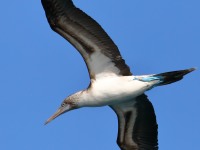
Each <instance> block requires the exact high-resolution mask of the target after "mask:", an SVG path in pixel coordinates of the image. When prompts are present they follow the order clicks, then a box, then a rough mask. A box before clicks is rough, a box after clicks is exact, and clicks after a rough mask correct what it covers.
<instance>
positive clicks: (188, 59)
mask: <svg viewBox="0 0 200 150" xmlns="http://www.w3.org/2000/svg"><path fill="white" fill-rule="evenodd" d="M74 3H75V4H76V5H77V6H78V7H79V8H81V9H83V10H84V11H85V12H87V13H88V14H90V15H91V16H92V17H93V18H95V20H97V21H98V22H99V23H100V24H101V25H102V26H103V27H104V29H105V30H106V31H107V32H108V34H109V35H110V36H111V37H112V39H113V40H114V41H115V43H116V44H117V45H118V47H119V49H120V50H121V53H122V55H123V57H124V59H126V62H127V64H128V65H130V67H131V70H132V71H133V73H134V74H137V75H139V74H150V73H161V72H165V71H172V70H178V69H185V68H190V67H199V66H200V52H199V50H200V9H199V8H200V1H199V0H162V1H160V0H151V1H149V0H148V1H147V0H146V1H145V0H120V1H116V0H98V1H91V0H81V1H80V0H74ZM88 83H89V77H88V73H87V70H86V66H85V64H84V62H83V60H82V58H81V56H80V55H79V54H78V53H77V52H76V51H75V49H74V48H73V47H72V46H71V45H70V44H69V43H67V42H66V41H65V40H64V39H62V38H61V37H60V36H59V35H57V34H56V33H54V32H53V31H52V30H51V29H50V27H49V25H48V23H47V20H46V17H45V14H44V10H43V8H42V5H41V2H40V0H39V1H33V0H32V1H30V0H20V1H17V0H13V1H2V2H1V5H0V119H1V120H0V149H1V150H13V149H16V150H17V149H18V150H27V149H28V150H117V149H119V148H118V146H117V144H116V142H115V141H116V137H117V117H116V115H115V114H114V112H113V111H112V110H111V109H110V108H109V107H101V108H83V109H79V110H76V111H72V112H69V113H66V114H64V115H63V116H61V117H59V118H57V119H56V120H54V121H53V122H51V123H50V124H48V125H47V126H44V125H43V124H44V121H45V120H46V119H47V118H48V117H49V116H50V115H52V114H53V113H54V112H55V111H56V109H57V108H58V106H60V103H61V102H62V101H63V99H64V98H65V97H66V96H67V95H69V94H71V93H74V92H76V91H78V90H81V89H84V88H86V87H87V86H88ZM199 84H200V73H199V70H197V71H195V72H193V73H191V74H190V75H188V76H187V77H185V78H184V80H182V81H181V82H178V83H175V84H171V85H168V86H163V87H159V88H155V89H153V90H151V91H149V92H147V94H148V95H149V98H150V99H151V101H152V103H153V105H154V108H155V111H156V115H157V121H158V124H159V147H160V150H197V149H200V146H199V140H200V129H199V127H200V108H199V107H200V98H199V93H200V87H199Z"/></svg>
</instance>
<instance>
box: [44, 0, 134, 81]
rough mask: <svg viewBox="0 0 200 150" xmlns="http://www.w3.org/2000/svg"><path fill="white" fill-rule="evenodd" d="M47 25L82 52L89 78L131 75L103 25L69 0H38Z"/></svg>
mask: <svg viewBox="0 0 200 150" xmlns="http://www.w3.org/2000/svg"><path fill="white" fill-rule="evenodd" d="M42 5H43V7H44V10H45V13H46V17H47V19H48V22H49V24H50V26H51V28H52V29H53V30H54V31H55V32H57V33H58V34H60V35H61V36H62V37H64V38H65V39H66V40H68V41H69V42H70V43H71V44H72V45H73V46H74V47H75V48H76V49H77V50H78V51H79V53H80V54H81V55H82V57H83V58H84V61H85V63H86V65H87V68H88V71H89V74H90V78H92V79H94V78H97V77H98V76H100V75H103V74H113V75H131V72H130V69H129V67H128V66H127V65H126V64H125V61H124V59H123V58H122V57H121V54H120V52H119V50H118V48H117V46H116V45H115V43H114V42H113V41H112V40H111V38H110V37H109V36H108V34H107V33H106V32H105V31H104V30H103V28H102V27H101V26H100V25H99V24H98V23H97V22H96V21H95V20H94V19H92V18H91V17H90V16H88V15H87V14H86V13H84V12H83V11H82V10H80V9H79V8H77V7H75V6H74V4H73V2H72V1H71V0H42Z"/></svg>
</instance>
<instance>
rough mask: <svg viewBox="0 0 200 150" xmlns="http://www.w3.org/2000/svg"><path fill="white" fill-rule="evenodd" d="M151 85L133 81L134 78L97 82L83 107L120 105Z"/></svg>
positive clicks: (89, 92) (93, 84) (105, 79)
mask: <svg viewBox="0 0 200 150" xmlns="http://www.w3.org/2000/svg"><path fill="white" fill-rule="evenodd" d="M151 86H152V83H150V82H142V81H138V80H134V76H124V77H110V78H108V77H107V78H103V79H101V80H97V81H95V82H93V83H92V86H91V88H90V89H89V90H88V96H87V100H86V101H87V102H86V101H85V102H86V103H85V104H84V105H85V106H103V105H111V104H116V103H120V102H123V101H127V100H130V99H134V98H135V97H137V96H139V95H141V94H142V93H144V92H145V91H146V90H148V89H149V88H151Z"/></svg>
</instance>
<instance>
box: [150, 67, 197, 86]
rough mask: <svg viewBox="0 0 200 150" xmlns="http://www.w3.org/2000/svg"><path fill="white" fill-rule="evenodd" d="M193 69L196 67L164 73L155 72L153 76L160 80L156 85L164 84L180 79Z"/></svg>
mask: <svg viewBox="0 0 200 150" xmlns="http://www.w3.org/2000/svg"><path fill="white" fill-rule="evenodd" d="M194 70H196V68H190V69H185V70H178V71H171V72H165V73H160V74H155V75H153V77H158V78H160V79H161V82H159V84H158V85H157V86H159V85H166V84H170V83H173V82H176V81H179V80H181V79H182V78H183V76H184V75H186V74H188V73H190V72H192V71H194Z"/></svg>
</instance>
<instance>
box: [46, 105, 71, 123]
mask: <svg viewBox="0 0 200 150" xmlns="http://www.w3.org/2000/svg"><path fill="white" fill-rule="evenodd" d="M70 108H71V107H70V106H69V105H68V106H66V107H60V108H59V109H58V110H57V111H56V112H55V113H54V114H53V115H52V116H51V117H50V118H49V119H47V121H46V122H45V125H46V124H48V123H49V122H51V121H52V120H54V119H55V118H57V117H58V116H60V115H62V114H63V113H65V112H67V111H69V110H70Z"/></svg>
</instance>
